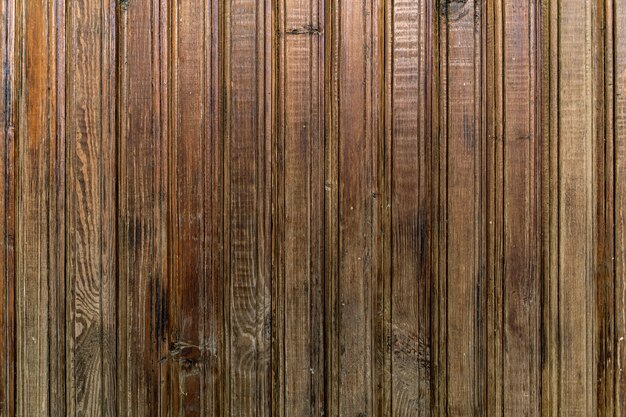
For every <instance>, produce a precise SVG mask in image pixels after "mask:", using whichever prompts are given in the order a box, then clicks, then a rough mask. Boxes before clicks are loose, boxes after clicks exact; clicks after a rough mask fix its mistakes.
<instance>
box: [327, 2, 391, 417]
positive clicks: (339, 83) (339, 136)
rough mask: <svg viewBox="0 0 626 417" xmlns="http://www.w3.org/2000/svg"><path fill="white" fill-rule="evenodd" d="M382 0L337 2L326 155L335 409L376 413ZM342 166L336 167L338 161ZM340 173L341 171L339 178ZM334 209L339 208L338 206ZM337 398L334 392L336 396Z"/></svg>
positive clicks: (331, 382) (335, 411)
mask: <svg viewBox="0 0 626 417" xmlns="http://www.w3.org/2000/svg"><path fill="white" fill-rule="evenodd" d="M378 11H379V4H378V2H377V1H369V0H364V1H359V2H353V1H338V2H335V3H332V5H331V8H330V13H332V15H331V17H330V19H331V21H332V22H333V27H332V36H333V41H332V44H331V45H332V46H331V50H330V57H329V59H330V60H331V62H330V71H331V73H330V75H331V77H332V78H331V79H332V80H333V82H335V83H336V84H335V88H334V89H333V90H332V94H333V95H334V97H331V100H336V104H335V106H334V108H333V109H332V110H331V112H332V115H331V120H332V123H333V128H332V130H331V132H330V134H331V135H332V136H333V137H332V139H330V140H332V142H333V147H332V148H331V149H330V152H337V154H336V155H327V158H328V159H329V162H328V163H329V164H331V167H332V168H331V169H333V170H334V169H335V168H334V166H336V167H337V168H336V174H333V175H332V176H331V177H330V179H331V186H337V187H338V190H337V195H336V199H337V200H336V202H337V207H336V214H335V215H337V216H338V217H337V220H336V222H337V224H336V225H335V226H333V227H332V229H331V231H330V233H337V237H336V241H335V242H334V243H335V245H336V246H335V247H333V248H332V250H333V252H331V253H332V254H331V255H330V256H331V257H333V256H336V259H335V260H334V262H336V265H337V266H336V268H337V270H336V274H337V275H336V276H335V277H333V279H334V280H336V281H335V282H334V283H333V284H332V290H333V291H335V294H334V297H336V298H335V299H334V300H333V302H334V303H335V304H334V305H333V306H332V310H331V311H330V314H332V315H333V316H335V317H333V319H332V320H336V323H335V324H334V326H336V327H335V328H334V331H336V333H335V335H334V336H333V339H332V343H333V345H332V348H333V349H334V350H335V353H332V354H331V358H332V363H333V365H332V366H333V367H336V370H332V371H331V372H332V374H331V375H332V376H331V377H330V378H331V379H330V380H329V382H328V390H329V391H336V393H335V394H331V398H330V399H329V401H330V403H331V404H330V407H331V409H330V410H329V411H330V415H333V416H336V415H356V416H366V415H372V413H373V408H374V403H373V402H374V392H373V386H372V385H371V381H372V378H375V369H374V363H375V357H376V353H375V352H374V351H373V349H374V347H375V344H374V343H373V340H374V335H373V329H374V328H375V326H374V325H373V323H372V317H373V315H374V309H375V306H376V305H375V298H376V294H375V290H376V286H375V280H374V278H375V272H376V268H375V267H374V264H373V259H375V258H376V256H377V255H376V254H375V253H374V252H376V250H377V249H376V247H375V246H374V242H375V241H374V235H373V233H374V229H375V225H376V222H377V219H376V213H377V210H375V204H376V192H377V181H376V172H377V167H376V164H375V163H376V161H377V159H378V155H377V145H378V141H377V137H378V131H377V120H378V117H379V116H378V115H379V107H378V92H377V88H378V75H377V74H378V71H379V70H378V54H377V51H378V43H377V40H378V38H379V34H380V33H382V30H383V28H379V25H378V23H379V22H378ZM335 164H336V165H335ZM335 175H336V176H335ZM332 209H333V211H334V210H335V208H334V207H332ZM333 397H334V398H333Z"/></svg>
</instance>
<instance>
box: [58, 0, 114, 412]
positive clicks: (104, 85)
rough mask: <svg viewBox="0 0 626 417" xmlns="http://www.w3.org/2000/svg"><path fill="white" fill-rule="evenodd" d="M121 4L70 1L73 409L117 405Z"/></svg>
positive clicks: (70, 394)
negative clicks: (117, 30) (116, 21)
mask: <svg viewBox="0 0 626 417" xmlns="http://www.w3.org/2000/svg"><path fill="white" fill-rule="evenodd" d="M114 7H115V4H114V3H113V2H112V1H109V0H106V1H104V2H103V3H93V2H89V1H78V2H75V3H72V4H71V5H69V6H68V16H67V18H68V24H67V34H66V36H67V41H68V44H67V49H68V50H71V51H73V53H72V54H71V55H69V56H68V63H67V65H68V68H67V70H68V81H67V82H68V86H67V94H68V109H67V117H68V120H69V121H70V122H69V123H68V126H67V130H68V141H67V143H68V146H67V158H68V161H67V164H68V173H67V186H68V192H67V210H68V212H67V228H68V236H67V262H68V266H67V272H66V273H67V283H68V289H67V291H69V293H68V304H69V306H68V313H69V314H68V317H67V328H68V333H69V334H68V345H67V355H68V359H67V360H68V365H67V413H68V415H70V416H76V415H80V416H99V415H112V414H114V413H115V408H116V405H115V350H116V349H115V346H116V343H115V334H116V329H115V311H114V308H115V307H114V304H115V298H114V297H115V258H114V254H115V242H116V240H115V219H114V217H113V216H114V211H113V209H114V204H115V201H114V193H115V165H114V161H115V157H114V153H113V152H114V147H115V137H114V128H113V123H114V121H115V117H114V104H115V103H114V97H115V95H114V94H113V88H114V86H115V83H114V73H115V64H114V62H115V61H114V40H113V39H114V38H113V35H114V34H113V27H114V26H113V16H114V15H115V10H114Z"/></svg>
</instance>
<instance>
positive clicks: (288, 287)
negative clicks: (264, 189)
mask: <svg viewBox="0 0 626 417" xmlns="http://www.w3.org/2000/svg"><path fill="white" fill-rule="evenodd" d="M321 4H322V2H320V1H317V0H309V1H302V0H297V1H296V0H286V1H283V2H280V3H279V5H278V10H279V20H278V22H277V26H278V38H277V41H278V48H279V57H278V71H279V77H280V78H279V80H278V85H277V87H276V88H277V95H278V105H277V107H278V109H279V110H278V114H277V118H278V121H279V124H278V131H279V132H280V133H279V139H278V141H277V142H278V143H277V144H276V149H277V155H278V157H277V158H278V161H280V162H277V164H276V167H277V171H276V173H275V175H276V178H277V181H278V183H277V191H278V193H277V195H276V198H277V201H276V203H275V206H276V211H275V212H276V213H277V214H278V216H279V222H278V223H277V225H278V226H279V227H281V228H280V229H279V230H275V232H274V233H276V235H275V239H277V241H276V243H275V248H276V250H277V262H276V264H277V265H280V266H279V268H277V269H276V270H275V272H274V275H273V276H274V277H276V281H274V285H273V286H274V291H275V292H274V294H275V297H276V300H275V307H274V311H275V315H274V317H275V319H274V324H275V326H276V332H277V333H276V334H277V335H278V339H279V340H280V342H279V343H278V345H277V346H275V348H274V349H275V351H276V352H277V355H276V356H275V357H276V359H277V360H278V363H279V364H281V367H280V369H281V372H280V374H278V375H276V377H277V382H278V386H281V387H284V388H285V390H284V392H282V391H281V392H278V393H275V397H276V400H275V403H274V404H275V407H277V408H276V409H275V413H276V414H277V415H297V416H307V415H308V416H316V415H320V413H322V412H323V409H324V408H323V406H324V396H323V395H324V391H323V389H324V356H323V355H324V345H323V324H324V322H323V319H324V317H323V313H324V305H323V298H322V297H323V291H324V289H323V282H324V281H323V275H322V273H323V266H324V264H323V257H322V256H323V250H322V248H323V246H322V245H323V243H324V235H323V233H324V229H323V225H324V205H323V204H324V200H323V194H324V177H323V172H324V171H323V169H324V165H323V163H324V142H323V139H324V135H323V134H324V125H323V123H324V113H323V107H322V103H323V102H322V100H323V91H324V90H323V87H324V83H323V81H324V80H323V77H324V71H323V68H324V67H323V65H324V61H323V58H324V55H323V53H324V51H323V45H324V33H323V32H324V29H323V20H322V19H323V16H324V15H323V11H322V8H321ZM276 313H277V314H276ZM275 383H276V382H275ZM277 394H278V395H277Z"/></svg>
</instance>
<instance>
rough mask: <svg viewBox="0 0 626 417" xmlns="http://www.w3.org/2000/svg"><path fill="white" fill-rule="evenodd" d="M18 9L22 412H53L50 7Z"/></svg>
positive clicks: (18, 368) (18, 275)
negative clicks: (50, 392)
mask: <svg viewBox="0 0 626 417" xmlns="http://www.w3.org/2000/svg"><path fill="white" fill-rule="evenodd" d="M21 6H22V7H21V10H19V9H18V23H17V27H18V29H17V38H18V50H17V56H18V64H19V65H20V90H19V92H18V103H19V104H18V116H17V117H18V136H17V142H16V147H17V156H16V164H17V167H18V169H17V171H16V173H15V180H16V187H17V190H16V195H17V200H16V204H17V207H16V222H17V225H16V245H17V257H16V276H15V280H16V282H15V287H16V301H15V302H16V327H17V334H16V336H15V343H16V364H17V365H16V371H17V375H16V396H17V398H16V411H17V414H18V415H30V414H38V415H45V414H48V412H49V411H48V383H49V382H48V381H49V379H48V333H49V331H48V320H47V317H48V292H47V291H46V290H45V289H46V288H47V286H48V257H47V251H48V244H49V242H48V234H47V233H46V232H47V227H46V220H47V219H46V215H47V212H48V193H47V188H48V179H49V175H48V169H49V160H48V151H49V146H50V145H49V135H48V134H49V127H48V111H49V96H48V89H47V87H48V84H49V82H50V81H49V79H48V71H47V66H48V60H49V58H50V57H49V55H48V49H47V46H48V36H47V31H42V30H41V29H40V28H42V27H44V28H47V27H48V13H47V12H48V9H47V8H46V7H45V5H44V3H43V2H40V3H39V4H37V3H35V2H29V3H28V4H22V5H21Z"/></svg>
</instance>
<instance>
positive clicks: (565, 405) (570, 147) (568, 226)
mask: <svg viewBox="0 0 626 417" xmlns="http://www.w3.org/2000/svg"><path fill="white" fill-rule="evenodd" d="M556 11H557V13H558V14H557V15H553V16H551V18H553V19H556V18H558V21H557V22H558V23H557V28H556V30H557V31H558V32H557V33H553V34H551V35H553V36H557V37H558V39H559V43H558V51H554V52H553V53H557V54H558V67H557V68H556V71H557V72H556V73H555V76H556V78H555V79H554V80H553V81H554V82H557V83H558V86H557V88H558V92H557V94H558V96H557V97H554V99H555V100H558V101H556V102H554V105H558V131H557V135H556V136H552V137H551V140H552V141H556V142H557V147H558V148H557V152H558V156H557V163H558V172H557V173H556V175H557V186H558V192H557V195H556V196H555V197H556V198H557V200H556V201H553V202H554V204H556V205H557V207H558V232H557V233H555V235H554V238H558V241H557V250H558V255H557V256H558V258H557V259H558V263H557V266H558V269H557V275H556V277H551V279H556V280H557V285H558V287H557V288H558V299H557V300H555V301H556V302H557V311H558V318H557V320H558V324H557V335H558V339H557V341H556V343H557V355H558V365H557V370H558V376H557V378H558V383H557V386H558V400H557V401H556V402H555V403H553V404H551V406H552V407H556V410H557V413H558V414H557V415H568V416H583V415H584V416H594V415H596V412H597V408H596V405H595V395H596V390H595V388H594V386H595V384H594V380H595V376H596V372H595V371H596V358H595V346H594V343H595V342H594V340H595V337H594V335H595V332H596V327H595V321H594V317H595V311H596V304H595V282H594V277H595V267H596V264H595V254H596V253H595V249H596V247H595V228H596V223H595V220H596V215H595V209H596V206H595V198H596V195H595V172H594V164H595V162H596V161H595V157H596V152H595V140H594V131H595V129H594V123H595V120H594V106H595V99H594V97H595V95H594V94H595V91H594V84H595V81H594V70H593V67H592V62H593V44H592V39H593V38H592V37H593V22H594V15H593V13H594V7H592V4H591V3H590V2H586V1H571V2H559V3H558V7H557V10H556Z"/></svg>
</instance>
